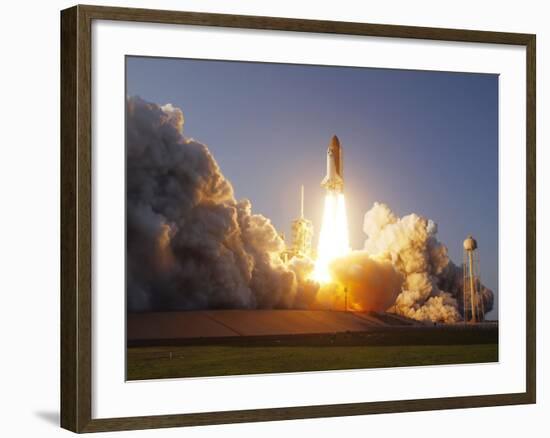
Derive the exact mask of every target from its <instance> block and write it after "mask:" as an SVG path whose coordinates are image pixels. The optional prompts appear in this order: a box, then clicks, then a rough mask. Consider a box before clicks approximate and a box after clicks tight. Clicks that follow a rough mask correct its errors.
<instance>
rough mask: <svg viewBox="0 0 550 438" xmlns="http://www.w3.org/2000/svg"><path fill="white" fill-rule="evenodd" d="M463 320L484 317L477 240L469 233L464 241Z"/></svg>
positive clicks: (470, 320)
mask: <svg viewBox="0 0 550 438" xmlns="http://www.w3.org/2000/svg"><path fill="white" fill-rule="evenodd" d="M462 270H463V273H464V281H463V288H464V295H463V306H464V308H463V310H464V322H468V321H469V322H471V323H476V322H479V321H483V319H484V318H485V309H484V305H483V298H482V296H481V281H480V279H479V254H478V252H477V241H476V240H475V239H474V238H473V237H472V236H471V235H469V236H468V237H467V238H466V240H465V241H464V264H463V265H462Z"/></svg>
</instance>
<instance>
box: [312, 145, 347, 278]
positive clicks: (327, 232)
mask: <svg viewBox="0 0 550 438" xmlns="http://www.w3.org/2000/svg"><path fill="white" fill-rule="evenodd" d="M343 169H344V163H343V156H342V147H341V146H340V141H339V140H338V137H336V136H333V137H332V139H331V141H330V144H329V146H328V149H327V174H326V176H325V178H323V180H322V181H321V187H324V188H325V189H326V190H327V194H326V197H325V206H324V212H323V222H322V224H321V234H320V236H319V245H318V248H317V260H316V262H315V270H314V271H313V274H312V278H313V279H314V280H316V281H318V282H320V283H328V282H330V281H331V276H330V269H329V266H330V263H331V262H332V261H333V260H334V259H337V258H339V257H342V256H345V255H346V254H348V253H349V251H350V247H349V233H348V220H347V215H346V202H345V199H344V193H343V192H344V177H343Z"/></svg>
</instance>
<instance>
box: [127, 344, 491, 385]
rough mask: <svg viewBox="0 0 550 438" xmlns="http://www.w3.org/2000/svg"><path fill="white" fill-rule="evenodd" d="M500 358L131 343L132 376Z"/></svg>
mask: <svg viewBox="0 0 550 438" xmlns="http://www.w3.org/2000/svg"><path fill="white" fill-rule="evenodd" d="M496 361H498V344H496V343H489V344H470V345H404V346H403V345H402V346H395V345H391V346H242V345H229V346H228V345H224V346H222V345H198V346H197V345H190V346H170V347H169V346H166V347H130V348H128V355H127V365H128V375H127V378H128V380H142V379H159V378H174V377H206V376H224V375H238V374H261V373H284V372H297V371H321V370H342V369H357V368H382V367H400V366H420V365H443V364H464V363H483V362H496Z"/></svg>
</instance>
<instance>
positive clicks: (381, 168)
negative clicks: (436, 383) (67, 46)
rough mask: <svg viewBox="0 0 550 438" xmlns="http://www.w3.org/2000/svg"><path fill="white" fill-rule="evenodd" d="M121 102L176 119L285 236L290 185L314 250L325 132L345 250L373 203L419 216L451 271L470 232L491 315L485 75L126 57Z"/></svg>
mask: <svg viewBox="0 0 550 438" xmlns="http://www.w3.org/2000/svg"><path fill="white" fill-rule="evenodd" d="M127 95H129V96H136V95H137V96H140V97H142V98H143V99H145V100H147V101H150V102H155V103H158V104H165V103H172V104H173V105H175V106H177V107H179V108H181V109H182V110H183V113H184V116H185V125H184V135H185V136H186V137H192V138H194V139H195V140H197V141H200V142H201V143H204V144H206V145H208V147H209V149H210V150H211V152H212V153H213V155H214V157H215V158H216V160H217V162H218V164H219V165H220V167H221V170H222V172H223V173H224V175H225V176H226V177H227V178H228V179H229V180H230V181H231V183H232V184H233V187H234V190H235V196H236V198H237V199H241V198H248V199H250V200H251V202H252V206H253V211H254V212H256V213H261V214H263V215H265V216H267V217H268V218H270V219H271V221H272V222H273V224H274V225H275V226H276V228H277V229H278V230H280V231H283V232H284V233H285V235H286V236H290V222H291V221H292V220H293V219H294V218H295V217H297V215H298V214H299V191H300V185H301V184H303V185H304V186H305V193H306V196H305V215H306V217H307V218H308V219H311V220H312V221H313V224H314V227H315V232H316V235H315V236H314V242H315V243H316V241H317V237H318V232H319V229H320V225H321V223H320V222H321V215H322V206H323V199H324V189H322V188H321V187H320V182H321V180H322V178H323V177H324V173H325V166H326V163H325V156H326V155H325V154H326V149H327V146H328V143H329V141H330V138H331V136H332V135H333V134H336V135H338V137H339V139H340V142H341V144H342V147H343V150H344V179H345V193H346V202H347V210H348V221H349V229H350V240H351V245H352V248H353V249H361V248H362V247H363V241H364V240H365V235H364V233H363V231H362V222H363V216H364V214H365V212H366V211H367V210H368V209H370V207H371V206H372V204H373V203H374V202H375V201H378V202H384V203H386V204H388V206H389V207H390V208H391V209H392V210H393V211H394V212H395V213H396V214H397V215H399V216H403V215H405V214H409V213H413V212H414V213H417V214H419V215H422V216H425V217H427V218H430V219H433V220H434V221H435V222H436V223H437V224H438V227H439V232H438V238H439V240H440V241H442V242H443V243H444V244H445V245H446V246H447V247H448V249H449V254H450V256H451V259H452V260H453V261H454V262H455V263H456V264H458V265H460V264H461V263H462V242H463V240H464V238H465V237H466V235H467V234H473V235H474V236H475V237H476V239H477V240H478V244H479V253H480V264H481V279H482V282H483V283H485V284H486V285H487V286H488V287H490V288H491V289H493V291H494V292H495V297H496V300H495V308H494V309H497V306H498V76H497V75H488V74H487V75H485V74H471V73H447V72H425V71H409V70H390V69H368V68H352V67H321V66H306V65H289V64H268V63H245V62H227V61H201V60H185V59H166V58H143V57H128V58H127ZM488 317H489V318H497V313H496V311H495V310H493V311H492V312H491V313H490V314H489V315H488Z"/></svg>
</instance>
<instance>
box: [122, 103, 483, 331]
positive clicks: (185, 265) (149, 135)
mask: <svg viewBox="0 0 550 438" xmlns="http://www.w3.org/2000/svg"><path fill="white" fill-rule="evenodd" d="M183 127H184V117H183V113H182V111H181V110H180V109H178V108H175V107H173V106H172V105H165V106H158V105H156V104H152V103H148V102H146V101H144V100H142V99H140V98H137V97H135V98H128V100H127V127H126V128H127V207H126V208H127V298H128V300H127V302H128V309H129V310H130V311H148V310H184V309H206V308H209V309H215V308H332V309H342V308H343V305H344V302H345V301H347V302H348V308H350V309H356V310H378V311H385V310H389V311H391V312H395V313H397V314H400V315H403V316H407V317H409V318H414V319H418V320H428V321H442V322H455V321H458V320H460V319H461V314H460V312H461V310H462V281H463V280H462V268H459V267H457V266H456V265H454V264H453V263H452V262H451V261H450V260H449V257H448V254H447V248H446V247H445V246H444V245H443V244H441V243H440V242H439V241H438V240H437V238H436V233H437V226H436V224H435V223H434V222H432V221H430V220H427V219H425V218H423V217H421V216H418V215H416V214H410V215H408V216H405V217H403V218H397V217H396V216H395V215H394V214H393V213H392V212H391V210H390V209H389V208H388V207H387V206H386V205H384V204H378V203H376V204H375V205H374V206H373V208H372V209H371V210H369V211H368V212H367V213H366V215H365V221H364V231H365V233H366V235H367V239H366V241H365V246H364V249H363V250H361V251H353V252H351V253H350V254H349V255H347V256H346V257H343V258H340V259H337V260H335V261H334V262H333V263H332V264H331V266H330V270H331V274H332V278H333V279H334V282H333V283H331V284H326V285H322V286H320V285H319V284H318V283H316V282H314V281H313V280H311V279H310V276H311V273H312V272H313V269H314V261H312V260H310V259H308V258H303V257H302V258H297V257H295V258H292V259H291V260H290V261H289V262H288V263H284V262H283V258H282V257H281V256H282V254H283V251H284V250H285V244H284V242H283V240H282V239H281V238H280V236H279V234H278V233H277V231H276V229H275V228H274V226H273V225H272V224H271V222H270V220H269V219H268V218H266V217H264V216H262V215H259V214H254V213H253V212H252V206H251V204H250V202H249V201H248V200H241V201H237V200H236V199H235V197H234V193H233V188H232V186H231V184H230V182H229V181H228V180H226V179H225V177H224V176H223V174H222V173H221V171H220V168H219V167H218V164H217V163H216V161H215V159H214V157H213V156H212V154H211V153H210V152H209V150H208V148H207V147H206V146H205V145H203V144H201V143H199V142H197V141H194V140H192V139H188V138H185V137H184V136H183ZM482 297H483V304H484V308H485V310H486V311H489V310H490V309H491V308H492V305H493V293H492V291H490V290H488V289H486V288H483V291H482Z"/></svg>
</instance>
